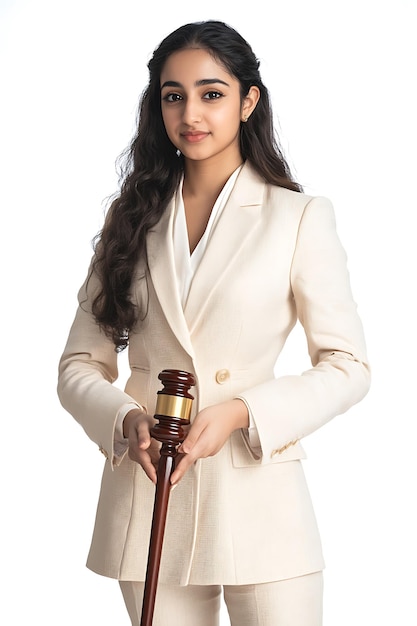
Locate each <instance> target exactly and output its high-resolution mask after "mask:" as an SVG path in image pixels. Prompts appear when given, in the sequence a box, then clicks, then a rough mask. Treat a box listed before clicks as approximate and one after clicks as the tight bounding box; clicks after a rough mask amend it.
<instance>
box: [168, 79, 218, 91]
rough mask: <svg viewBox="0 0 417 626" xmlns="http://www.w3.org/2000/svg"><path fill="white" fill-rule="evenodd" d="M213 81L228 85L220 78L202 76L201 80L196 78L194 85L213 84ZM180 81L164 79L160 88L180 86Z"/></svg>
mask: <svg viewBox="0 0 417 626" xmlns="http://www.w3.org/2000/svg"><path fill="white" fill-rule="evenodd" d="M214 83H220V84H221V85H226V87H230V85H229V84H228V83H226V82H225V81H224V80H221V79H220V78H202V79H201V80H196V81H195V83H194V85H195V86H196V87H204V85H213V84H214ZM182 86H183V85H181V83H178V82H177V81H175V80H166V81H165V82H164V84H163V85H161V89H163V88H164V87H182Z"/></svg>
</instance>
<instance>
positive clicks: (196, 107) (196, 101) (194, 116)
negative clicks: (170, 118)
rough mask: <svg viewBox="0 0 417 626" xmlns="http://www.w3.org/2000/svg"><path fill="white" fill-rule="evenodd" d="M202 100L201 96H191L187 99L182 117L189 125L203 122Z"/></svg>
mask: <svg viewBox="0 0 417 626" xmlns="http://www.w3.org/2000/svg"><path fill="white" fill-rule="evenodd" d="M201 118H202V113H201V101H200V98H194V97H189V98H187V99H186V100H185V103H184V109H183V115H182V119H183V122H184V124H187V126H193V125H194V124H198V123H199V122H201Z"/></svg>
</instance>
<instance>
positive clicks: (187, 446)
mask: <svg viewBox="0 0 417 626" xmlns="http://www.w3.org/2000/svg"><path fill="white" fill-rule="evenodd" d="M204 429H205V424H202V423H200V422H198V421H195V422H194V423H193V425H192V426H191V428H190V430H189V432H188V435H187V436H186V438H185V439H184V441H183V442H182V444H181V445H180V447H179V448H178V452H179V453H180V454H190V452H191V451H192V450H193V448H194V446H195V445H196V443H197V441H198V440H199V438H200V436H201V433H202V432H203V431H204Z"/></svg>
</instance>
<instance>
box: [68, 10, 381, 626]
mask: <svg viewBox="0 0 417 626" xmlns="http://www.w3.org/2000/svg"><path fill="white" fill-rule="evenodd" d="M149 72H150V78H149V84H148V86H147V88H146V90H145V91H144V93H143V96H142V99H141V103H140V114H139V122H138V128H137V133H136V136H135V138H134V140H133V142H132V144H131V146H130V149H129V152H128V159H127V163H126V168H125V170H124V175H123V179H122V185H121V189H120V193H119V194H118V196H117V197H116V198H115V200H114V201H113V203H112V205H111V207H110V209H109V211H108V214H107V217H106V220H105V223H104V227H103V229H102V231H101V233H100V235H99V237H98V238H97V239H96V245H95V254H94V257H93V260H92V265H91V268H90V270H89V272H88V276H87V279H86V282H85V284H84V285H83V287H82V288H81V290H80V293H79V308H78V311H77V313H76V317H75V321H74V323H73V326H72V328H71V331H70V334H69V338H68V342H67V345H66V347H65V350H64V353H63V356H62V359H61V362H60V373H59V385H58V392H59V397H60V400H61V402H62V404H63V406H64V407H65V408H66V409H67V410H68V411H69V412H70V413H71V414H72V415H73V416H74V417H75V419H76V420H78V421H79V422H80V424H82V426H83V427H84V429H85V430H86V432H87V434H88V435H89V437H90V438H91V439H92V440H93V441H94V442H96V444H97V445H98V446H99V448H100V450H101V451H102V452H103V453H104V455H105V457H106V461H105V467H104V474H103V482H102V488H101V493H100V498H99V503H98V510H97V518H96V524H95V529H94V534H93V540H92V545H91V550H90V553H89V557H88V563H87V565H88V567H89V568H91V569H92V570H94V571H95V572H98V573H99V574H102V575H105V576H109V577H113V578H116V579H118V580H119V581H120V585H121V588H122V592H123V595H124V598H125V602H126V606H127V609H128V611H129V615H130V618H131V621H132V624H134V625H138V624H139V622H140V614H141V607H142V593H143V581H144V579H145V574H146V562H147V554H148V547H149V532H150V526H151V518H152V511H153V504H154V483H155V481H156V471H155V465H156V463H157V461H158V458H159V452H158V446H159V444H157V442H155V440H153V439H152V438H151V436H150V432H149V430H150V427H151V426H152V425H153V423H154V418H153V415H154V411H155V405H156V399H157V391H158V390H159V389H160V388H161V384H160V381H159V379H158V374H159V373H160V372H161V371H162V370H164V369H167V368H173V369H180V370H185V371H188V372H190V373H192V374H193V375H194V376H195V378H196V386H195V387H194V388H193V390H192V394H193V395H194V397H195V400H194V402H193V414H192V425H191V427H190V429H189V432H188V435H187V437H186V439H185V441H184V443H183V444H182V445H181V446H180V448H179V451H178V452H179V462H178V464H177V467H176V469H175V471H174V473H173V475H172V483H173V485H176V488H175V489H172V492H171V496H170V504H169V513H168V520H167V526H166V531H165V538H164V548H163V554H162V561H161V569H160V576H159V586H158V594H157V602H156V607H155V614H154V624H155V626H166V624H170V625H171V626H175V625H178V626H179V625H181V626H188V625H190V626H196V625H197V624H198V626H214V625H215V624H218V619H219V606H220V594H221V593H223V595H224V599H225V602H226V605H227V608H228V612H229V615H230V620H231V624H233V626H260V625H262V626H280V625H284V624H285V626H319V625H320V624H321V614H322V573H321V572H322V569H323V557H322V550H321V545H320V538H319V533H318V530H317V527H316V521H315V517H314V512H313V508H312V504H311V501H310V497H309V493H308V489H307V486H306V482H305V478H304V474H303V469H302V464H301V459H302V458H303V457H304V452H303V449H302V445H301V440H302V438H303V437H305V436H306V435H308V434H310V433H312V432H313V431H315V430H316V429H318V428H319V427H321V426H322V425H323V424H325V423H326V422H327V421H329V420H330V419H331V418H332V417H334V416H336V415H338V414H341V413H343V412H345V411H346V410H348V409H349V408H350V407H351V406H352V405H353V404H354V403H356V402H358V401H360V400H361V399H362V398H363V396H364V395H365V394H366V392H367V390H368V387H369V369H368V366H367V359H366V354H365V345H364V339H363V333H362V326H361V323H360V320H359V318H358V316H357V312H356V305H355V303H354V301H353V299H352V294H351V290H350V285H349V277H348V273H347V269H346V258H345V253H344V250H343V248H342V247H341V244H340V242H339V239H338V236H337V234H336V231H335V223H334V214H333V209H332V206H331V204H330V202H329V201H328V200H326V199H324V198H321V197H310V196H307V195H305V194H304V193H303V192H302V190H301V187H300V185H298V184H297V183H296V182H295V181H294V179H293V177H292V175H291V173H290V171H289V168H288V165H287V163H286V161H285V159H284V157H283V155H282V153H281V151H280V149H279V145H278V143H277V142H276V140H275V135H274V130H273V123H272V112H271V108H270V101H269V97H268V91H267V89H266V88H265V86H264V85H263V83H262V80H261V77H260V74H259V63H258V61H257V59H256V57H255V55H254V53H253V51H252V50H251V48H250V46H249V45H248V43H247V42H246V41H245V40H244V39H243V38H242V37H241V36H240V35H239V34H238V33H237V32H236V31H235V30H233V29H232V28H230V27H229V26H227V25H225V24H224V23H221V22H217V21H208V22H202V23H195V24H188V25H185V26H183V27H181V28H179V29H177V30H176V31H174V32H173V33H172V34H170V35H169V36H168V37H166V39H165V40H164V41H162V43H161V44H160V45H159V47H158V48H157V49H156V51H155V53H154V55H153V58H152V59H151V61H150V62H149ZM297 319H298V320H300V322H301V324H302V325H303V327H304V330H305V334H306V337H307V342H308V350H309V355H310V358H311V363H312V366H311V368H310V369H309V370H308V371H305V372H303V373H300V375H291V376H282V377H278V378H276V377H275V376H274V366H275V364H276V361H277V358H278V357H279V354H280V352H281V350H282V348H283V346H284V343H285V341H286V339H287V337H288V335H289V333H290V331H291V329H292V328H293V327H294V324H295V323H296V320H297ZM127 346H128V350H129V362H130V368H131V375H130V378H129V380H128V382H127V385H126V389H125V391H122V390H120V389H118V388H117V387H116V386H114V385H113V384H112V383H114V381H115V380H116V378H117V353H118V352H120V350H122V349H124V348H125V347H127Z"/></svg>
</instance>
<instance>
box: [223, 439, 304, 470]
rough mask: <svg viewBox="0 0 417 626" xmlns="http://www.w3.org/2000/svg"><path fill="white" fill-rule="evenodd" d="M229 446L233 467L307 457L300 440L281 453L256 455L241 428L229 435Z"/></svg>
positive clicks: (254, 465)
mask: <svg viewBox="0 0 417 626" xmlns="http://www.w3.org/2000/svg"><path fill="white" fill-rule="evenodd" d="M230 439H231V441H230V448H231V455H232V465H233V467H236V468H239V467H256V466H259V467H261V466H263V465H270V464H271V465H272V464H274V463H284V462H285V461H298V460H300V459H305V458H307V455H306V453H305V450H304V448H303V447H302V445H301V443H300V442H297V443H296V444H294V445H293V446H290V447H288V448H287V449H286V450H284V451H283V452H282V453H281V454H275V455H274V456H273V457H272V458H269V459H265V458H263V457H262V456H257V455H256V452H255V451H254V450H253V449H252V448H251V447H250V445H249V442H248V439H247V437H246V436H245V434H244V432H243V431H242V430H237V431H235V432H234V433H233V434H232V436H231V438H230Z"/></svg>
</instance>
